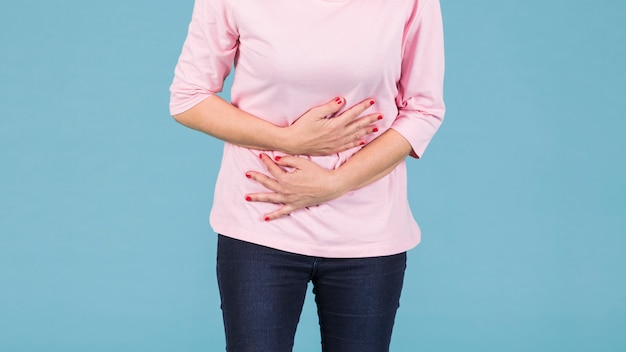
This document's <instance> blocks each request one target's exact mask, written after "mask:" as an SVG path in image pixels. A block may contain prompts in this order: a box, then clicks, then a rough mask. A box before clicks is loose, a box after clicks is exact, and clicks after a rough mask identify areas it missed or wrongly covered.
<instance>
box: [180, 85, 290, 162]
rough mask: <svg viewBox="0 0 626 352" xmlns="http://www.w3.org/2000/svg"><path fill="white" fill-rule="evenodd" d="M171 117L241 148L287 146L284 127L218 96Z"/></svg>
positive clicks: (262, 148) (280, 147)
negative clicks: (247, 111)
mask: <svg viewBox="0 0 626 352" xmlns="http://www.w3.org/2000/svg"><path fill="white" fill-rule="evenodd" d="M174 119H175V120H176V121H178V122H179V123H181V124H182V125H184V126H186V127H189V128H191V129H194V130H197V131H200V132H204V133H206V134H208V135H211V136H213V137H215V138H218V139H221V140H223V141H226V142H229V143H233V144H237V145H240V146H242V147H247V148H253V149H259V150H278V151H282V152H285V153H286V152H288V150H287V149H289V148H287V147H286V145H285V143H284V142H285V140H286V139H285V138H284V134H283V133H282V130H283V128H281V127H278V126H276V125H273V124H271V123H269V122H267V121H265V120H263V119H261V118H258V117H256V116H253V115H250V114H248V113H246V112H244V111H242V110H240V109H238V108H236V107H234V106H233V105H231V104H230V103H228V102H226V101H225V100H224V99H222V98H220V97H219V96H217V95H212V96H210V97H208V98H207V99H205V100H203V101H202V102H200V103H199V104H197V105H196V106H194V107H193V108H191V109H189V110H187V111H185V112H183V113H180V114H177V115H174Z"/></svg>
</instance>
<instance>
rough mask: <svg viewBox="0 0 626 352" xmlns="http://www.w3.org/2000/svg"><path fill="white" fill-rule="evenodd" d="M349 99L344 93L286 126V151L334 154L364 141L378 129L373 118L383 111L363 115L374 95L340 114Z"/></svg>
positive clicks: (360, 144)
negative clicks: (346, 98)
mask: <svg viewBox="0 0 626 352" xmlns="http://www.w3.org/2000/svg"><path fill="white" fill-rule="evenodd" d="M345 103H346V100H345V99H344V98H342V97H338V98H336V99H335V100H333V101H331V102H328V103H326V104H324V105H320V106H316V107H314V108H312V109H310V110H309V111H307V112H306V113H304V114H303V115H302V116H300V117H299V118H298V119H297V120H296V121H295V122H294V123H293V124H292V125H291V126H289V127H285V129H286V131H285V132H286V133H285V144H286V146H285V148H284V149H285V151H286V152H287V153H288V154H291V155H309V156H314V155H317V156H323V155H331V154H335V153H338V152H341V151H344V150H347V149H351V148H355V147H358V146H362V145H364V144H365V141H364V140H363V137H364V136H366V135H368V134H371V133H375V132H378V128H376V126H375V125H373V124H374V122H376V121H378V120H380V119H382V118H383V116H382V114H380V113H374V114H369V115H365V116H362V117H360V115H361V114H362V113H363V112H364V111H365V110H367V109H368V108H370V107H371V106H372V105H374V99H365V100H363V101H362V102H360V103H358V104H356V105H354V106H353V107H351V108H349V109H348V110H346V111H344V112H342V113H341V114H339V115H336V116H333V115H334V114H336V113H337V112H338V111H339V110H340V109H341V108H342V107H343V106H344V105H345Z"/></svg>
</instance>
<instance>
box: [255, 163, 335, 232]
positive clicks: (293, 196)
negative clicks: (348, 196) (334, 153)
mask: <svg viewBox="0 0 626 352" xmlns="http://www.w3.org/2000/svg"><path fill="white" fill-rule="evenodd" d="M260 158H261V160H262V161H263V164H264V165H265V168H266V169H267V171H268V172H269V173H270V175H271V176H272V177H270V176H267V175H265V174H263V173H260V172H257V171H248V172H246V177H248V178H250V179H252V180H254V181H256V182H258V183H260V184H262V185H263V186H264V187H265V188H267V189H269V190H270V191H271V192H265V193H251V194H248V195H246V200H247V201H249V202H265V203H275V204H282V207H280V208H278V209H277V210H276V211H273V212H271V213H268V214H266V215H265V216H264V220H265V221H270V220H274V219H276V218H279V217H281V216H284V215H288V214H290V213H291V212H293V211H295V210H297V209H302V208H305V207H309V206H314V205H318V204H321V203H324V202H327V201H329V200H332V199H335V198H337V197H339V196H341V195H343V194H344V193H345V191H344V190H342V188H341V187H340V184H338V180H337V179H336V177H334V174H333V170H326V169H324V168H322V167H320V166H319V165H317V164H316V163H314V162H312V161H310V160H308V159H305V158H299V157H295V156H283V157H276V159H277V160H276V161H274V160H272V159H271V158H270V157H269V156H268V155H267V154H265V153H262V154H261V155H260ZM284 168H287V169H289V171H286V170H285V169H284Z"/></svg>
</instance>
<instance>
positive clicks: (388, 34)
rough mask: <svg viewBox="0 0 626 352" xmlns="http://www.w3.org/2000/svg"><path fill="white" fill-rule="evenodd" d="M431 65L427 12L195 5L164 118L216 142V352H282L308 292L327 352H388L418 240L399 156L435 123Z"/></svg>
mask: <svg viewBox="0 0 626 352" xmlns="http://www.w3.org/2000/svg"><path fill="white" fill-rule="evenodd" d="M233 61H234V63H235V67H236V70H235V76H234V82H233V86H232V90H231V103H228V102H226V101H224V100H222V99H221V98H219V97H218V96H216V95H215V93H217V92H219V91H221V89H222V87H223V82H224V79H225V77H226V76H227V75H228V73H229V71H230V70H231V67H232V65H233ZM443 67H444V62H443V35H442V24H441V14H440V6H439V1H438V0H391V1H390V0H377V1H372V0H370V1H364V0H305V1H297V2H296V1H290V0H268V1H253V0H236V1H235V0H196V3H195V6H194V11H193V16H192V20H191V24H190V26H189V34H188V36H187V40H186V41H185V44H184V47H183V51H182V54H181V56H180V59H179V62H178V64H177V66H176V71H175V78H174V82H173V84H172V87H171V92H172V96H171V104H170V110H171V113H172V115H174V117H175V119H176V120H177V121H179V122H180V123H182V124H183V125H186V126H188V127H190V128H193V129H196V130H199V131H202V132H205V133H207V134H209V135H212V136H214V137H216V138H219V139H221V140H223V141H225V142H226V143H225V146H224V154H223V158H222V164H221V168H220V172H219V175H218V179H217V185H216V189H215V199H214V204H213V208H212V210H211V216H210V221H211V225H212V227H213V229H214V230H215V231H216V232H217V233H219V234H220V235H219V236H218V264H217V276H218V283H219V288H220V296H221V300H222V312H223V319H224V326H225V333H226V345H227V350H228V351H271V352H276V351H290V350H291V349H292V346H293V339H294V334H295V330H296V325H297V323H298V319H299V316H300V312H301V309H302V304H303V302H304V296H305V293H306V289H307V285H308V282H309V281H312V282H313V287H314V289H313V292H314V293H315V300H316V303H317V306H318V315H319V320H320V328H321V335H322V349H323V351H342V352H350V351H359V352H366V351H387V350H388V349H389V344H390V339H391V332H392V327H393V323H394V319H395V314H396V310H397V308H398V304H399V299H400V292H401V289H402V282H403V277H404V269H405V264H406V251H407V250H409V249H411V248H412V247H414V246H415V245H417V243H418V242H419V240H420V231H419V228H418V226H417V224H416V223H415V221H414V219H413V216H412V214H411V211H410V208H409V205H408V201H407V193H406V183H407V179H406V167H405V158H406V157H407V156H409V155H410V156H412V157H414V158H419V157H421V155H422V154H423V152H424V150H425V149H426V146H427V145H428V143H429V142H430V140H431V138H432V137H433V135H434V134H435V132H436V130H437V129H438V127H439V125H440V124H441V121H442V119H443V114H444V104H443V98H442V91H443ZM331 97H332V98H331ZM366 112H367V113H366Z"/></svg>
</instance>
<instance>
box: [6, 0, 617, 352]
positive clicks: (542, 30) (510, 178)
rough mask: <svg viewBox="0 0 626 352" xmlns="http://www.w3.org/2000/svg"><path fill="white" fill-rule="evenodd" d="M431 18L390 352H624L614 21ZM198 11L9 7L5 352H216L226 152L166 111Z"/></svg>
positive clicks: (459, 12) (593, 7)
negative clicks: (220, 188)
mask: <svg viewBox="0 0 626 352" xmlns="http://www.w3.org/2000/svg"><path fill="white" fill-rule="evenodd" d="M442 2H443V3H442V7H443V11H444V20H445V26H446V28H445V30H446V48H447V77H446V98H447V105H448V113H447V119H446V122H445V123H444V125H443V126H442V128H441V130H440V132H439V134H438V135H437V136H436V137H435V139H434V140H433V142H432V143H431V145H430V147H429V150H428V151H427V153H426V154H425V156H424V158H423V159H422V160H420V161H411V162H410V163H409V164H410V173H411V174H410V177H411V180H412V182H411V185H410V201H411V204H412V207H413V210H414V213H415V215H416V218H417V220H418V221H419V223H420V225H421V227H422V229H423V234H424V235H423V242H422V244H421V245H420V246H419V247H418V248H416V249H415V250H413V251H411V253H410V258H409V261H410V263H409V269H408V273H407V275H408V276H407V281H406V286H405V290H404V292H403V298H402V307H401V309H400V311H399V315H398V319H397V327H396V329H395V332H394V339H393V344H392V351H433V352H437V351H481V352H488V351H498V352H500V351H626V333H625V332H626V281H625V280H624V277H625V274H624V272H625V271H626V270H625V269H626V257H625V256H624V250H625V249H626V167H625V165H624V164H625V163H624V162H625V160H626V159H625V158H624V153H625V152H626V142H625V138H624V132H625V130H626V119H625V118H626V116H625V114H624V109H623V105H622V102H623V101H624V99H623V95H624V93H625V92H626V83H625V82H626V68H625V67H626V45H625V44H624V43H626V2H624V1H621V0H613V1H612V0H598V1H595V2H590V1H581V0H571V1H564V0H561V1H558V0H552V1H539V0H528V1H501V0H475V1H452V0H443V1H442ZM192 5H193V3H192V1H191V0H185V1H172V0H168V1H165V0H164V1H147V0H134V1H113V2H104V1H93V0H82V1H78V0H57V1H49V2H47V1H34V0H21V1H19V2H18V1H11V2H9V1H3V3H2V11H1V12H0V50H1V51H0V162H1V164H0V165H1V171H0V210H1V211H0V350H2V351H7V352H18V351H46V352H47V351H51V352H52V351H63V352H73V351H117V352H126V351H155V352H156V351H218V350H223V344H224V342H223V337H222V323H221V316H220V310H219V298H218V292H217V287H216V283H215V274H214V265H215V236H214V234H213V233H212V231H211V229H210V227H209V225H208V221H207V216H208V211H209V209H210V205H211V199H212V187H213V183H214V180H215V176H216V172H217V166H218V161H219V158H220V156H221V144H220V142H218V141H215V140H213V139H212V138H210V137H208V136H205V135H203V134H201V133H198V132H195V131H192V130H189V129H186V128H183V127H181V126H180V125H178V124H176V123H175V122H174V121H173V119H171V118H170V117H169V115H168V108H167V107H168V97H169V93H168V87H169V84H170V82H171V79H172V75H173V69H174V65H175V63H176V60H177V57H178V55H179V52H180V48H181V46H182V43H183V40H184V38H185V35H186V28H187V24H188V21H189V19H190V16H191V9H192ZM310 296H311V295H309V298H308V299H307V303H306V306H305V310H304V313H303V316H302V322H301V325H300V328H299V331H298V335H297V340H296V347H295V351H319V334H318V328H317V320H316V316H315V310H314V306H313V305H312V301H311V299H310V298H311V297H310Z"/></svg>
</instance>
